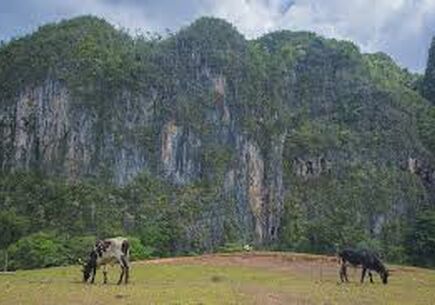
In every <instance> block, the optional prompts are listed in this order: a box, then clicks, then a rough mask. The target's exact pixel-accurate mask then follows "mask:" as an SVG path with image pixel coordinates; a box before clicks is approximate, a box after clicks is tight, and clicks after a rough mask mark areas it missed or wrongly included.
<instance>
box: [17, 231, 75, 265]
mask: <svg viewBox="0 0 435 305" xmlns="http://www.w3.org/2000/svg"><path fill="white" fill-rule="evenodd" d="M8 252H9V257H10V259H11V262H10V267H11V269H31V268H37V267H51V266H60V265H65V264H67V263H68V255H67V254H68V253H67V249H66V248H65V246H64V244H63V241H62V239H61V238H59V237H57V236H56V235H55V234H53V233H45V232H38V233H35V234H31V235H28V236H26V237H23V238H21V239H20V240H18V241H17V242H16V243H15V244H12V245H11V246H10V247H9V248H8Z"/></svg>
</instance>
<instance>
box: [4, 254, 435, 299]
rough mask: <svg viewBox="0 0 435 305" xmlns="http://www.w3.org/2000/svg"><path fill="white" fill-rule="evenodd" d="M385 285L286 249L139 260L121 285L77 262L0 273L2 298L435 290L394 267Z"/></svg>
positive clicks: (432, 276) (413, 294) (378, 294)
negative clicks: (341, 274)
mask: <svg viewBox="0 0 435 305" xmlns="http://www.w3.org/2000/svg"><path fill="white" fill-rule="evenodd" d="M391 268H392V270H393V273H392V276H391V279H390V282H389V283H388V285H383V284H381V282H380V279H379V277H378V276H377V275H376V276H375V275H374V281H375V283H374V284H370V283H369V282H365V283H364V284H360V283H359V282H358V281H359V276H360V271H361V270H359V269H357V270H350V271H349V276H350V281H351V282H350V283H348V284H339V283H338V282H337V281H338V274H337V269H338V266H337V264H336V262H334V261H333V258H332V259H331V257H322V256H309V255H293V254H282V253H263V252H259V253H248V254H246V253H236V254H228V255H206V256H198V257H187V258H176V259H174V258H170V259H163V260H154V261H148V262H137V263H134V264H133V266H132V278H131V282H130V284H129V285H127V286H124V285H122V286H116V285H115V283H116V280H117V278H118V276H119V270H118V268H110V270H109V272H108V277H109V283H108V284H107V285H103V284H102V283H101V281H102V274H101V272H99V273H98V274H97V278H96V283H95V284H94V285H90V284H88V285H86V284H83V283H82V282H80V276H81V274H80V272H79V267H78V266H71V267H60V268H50V269H43V270H31V271H19V272H17V273H16V274H10V275H1V274H0V288H1V289H2V291H6V292H7V293H2V294H1V295H0V304H2V305H3V304H11V303H19V304H23V305H27V304H32V305H39V304H45V305H55V304H59V303H62V304H65V305H69V304H77V303H79V304H108V305H112V304H255V305H278V304H286V305H293V304H306V305H312V304H336V305H356V304H380V305H381V304H382V305H389V304H397V305H401V304H403V305H409V304H413V305H426V304H428V302H429V300H433V298H434V297H435V291H434V285H433V284H434V282H435V273H434V271H429V270H425V269H419V268H411V267H397V266H392V267H391Z"/></svg>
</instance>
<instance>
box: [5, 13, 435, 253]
mask: <svg viewBox="0 0 435 305" xmlns="http://www.w3.org/2000/svg"><path fill="white" fill-rule="evenodd" d="M432 57H433V56H432ZM432 57H430V58H432ZM429 61H430V62H431V60H429ZM431 74H433V73H432V72H431V70H430V67H428V72H427V73H426V76H424V77H420V76H419V75H415V74H412V73H409V72H408V71H406V70H404V69H402V68H400V67H398V66H397V65H396V64H395V63H394V61H393V60H392V59H391V58H390V57H389V56H388V55H386V54H383V53H376V54H363V53H361V52H360V51H359V49H358V47H357V46H355V45H354V44H352V43H350V42H347V41H337V40H334V39H325V38H322V37H319V36H317V35H315V34H313V33H308V32H291V31H279V32H274V33H270V34H267V35H265V36H262V37H260V38H258V39H255V40H247V39H245V38H244V37H243V35H241V34H240V33H238V32H237V30H236V29H235V28H234V27H233V26H232V25H231V24H229V23H227V22H226V21H223V20H220V19H214V18H201V19H198V20H197V21H195V22H194V23H193V24H191V25H190V26H188V27H186V28H183V29H181V30H180V31H179V32H177V33H175V34H171V35H168V37H164V38H162V37H159V36H151V37H135V38H132V37H131V36H129V35H128V34H126V33H124V32H122V31H120V30H117V29H114V28H113V27H112V26H111V25H110V24H108V23H107V22H105V21H104V20H102V19H98V18H95V17H89V16H85V17H79V18H75V19H71V20H66V21H62V22H60V23H56V24H49V25H46V26H43V27H41V28H40V29H39V30H38V31H36V32H35V33H33V34H31V35H28V36H25V37H22V38H17V39H15V40H12V41H11V42H9V43H7V44H5V45H3V46H2V47H1V48H0V101H1V104H0V135H1V137H2V141H1V146H0V163H1V168H2V177H1V184H0V187H1V189H2V193H1V195H0V196H1V198H0V199H1V200H0V202H1V203H0V205H1V207H2V208H3V209H4V210H6V211H13V213H15V214H17V215H18V216H20V217H24V218H29V222H30V223H31V224H30V225H29V227H28V228H27V229H26V230H25V232H26V233H23V234H29V233H32V232H35V231H38V230H55V231H56V232H61V233H65V234H66V233H67V234H72V235H74V236H76V235H88V234H94V235H108V234H115V233H128V234H132V235H135V236H139V237H140V238H141V240H142V242H143V243H145V244H148V245H151V246H152V247H154V248H155V249H157V250H156V251H157V252H156V253H166V254H173V253H181V252H189V251H210V250H215V249H217V248H218V247H220V246H222V245H224V244H228V243H234V242H236V243H241V244H243V243H255V244H256V245H257V246H267V247H279V248H282V249H294V250H305V251H315V252H328V251H329V252H331V251H333V250H334V249H335V247H336V246H337V245H345V244H352V243H353V244H355V243H366V244H367V243H368V244H371V245H378V246H379V248H381V250H382V251H383V252H384V253H388V255H390V257H391V258H392V259H396V260H400V259H402V258H403V257H405V256H406V254H407V253H408V252H407V251H408V250H409V249H407V248H406V236H407V235H406V234H407V228H409V227H412V224H413V222H414V220H415V216H416V215H418V214H419V213H421V212H422V211H426V210H427V209H433V208H434V198H435V197H434V189H435V188H434V186H435V182H434V169H433V165H434V164H435V163H434V161H435V160H434V152H435V141H434V140H433V139H434V137H433V136H434V135H435V124H434V122H435V115H434V114H435V111H434V106H433V103H431V101H432V98H431V96H432V95H431V93H430V90H429V91H428V89H425V88H429V87H430V86H429V85H428V84H432V83H433V80H432V79H431V76H430V75H431ZM420 91H421V92H422V93H420ZM35 185H36V186H35ZM17 189H19V190H21V191H20V193H19V194H18V193H17ZM35 192H36V193H35ZM32 194H33V195H37V196H36V197H37V199H32V200H29V198H30V197H32ZM50 198H51V199H50ZM66 211H68V212H66ZM36 212H38V213H40V215H41V216H40V217H41V218H40V219H39V220H37V221H36V220H34V219H33V220H32V217H31V215H32V213H36ZM108 217H110V220H108V219H107V218H108ZM66 224H67V225H66Z"/></svg>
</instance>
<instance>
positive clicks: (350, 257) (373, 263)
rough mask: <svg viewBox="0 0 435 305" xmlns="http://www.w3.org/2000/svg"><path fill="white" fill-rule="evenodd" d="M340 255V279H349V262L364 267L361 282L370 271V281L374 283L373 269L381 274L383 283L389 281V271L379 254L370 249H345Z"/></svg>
mask: <svg viewBox="0 0 435 305" xmlns="http://www.w3.org/2000/svg"><path fill="white" fill-rule="evenodd" d="M338 256H339V258H340V260H341V268H340V279H341V281H342V282H344V280H346V282H348V281H349V280H348V278H347V263H349V264H350V265H352V266H361V267H362V274H361V283H363V282H364V277H365V276H366V272H367V271H368V273H369V277H370V282H371V283H373V277H372V273H371V271H372V270H373V271H376V272H377V273H378V274H379V276H380V277H381V279H382V283H384V284H387V283H388V276H389V272H388V270H387V269H386V268H385V266H384V264H383V263H382V262H381V260H380V259H379V257H378V255H376V254H375V253H374V252H371V251H369V250H355V249H344V250H342V251H340V252H339V253H338Z"/></svg>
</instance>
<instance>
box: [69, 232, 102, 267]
mask: <svg viewBox="0 0 435 305" xmlns="http://www.w3.org/2000/svg"><path fill="white" fill-rule="evenodd" d="M95 241H96V238H95V236H77V237H73V238H71V239H70V240H68V241H67V242H66V243H65V247H66V249H67V251H68V257H69V261H68V262H69V263H70V264H75V263H77V262H78V261H79V259H81V260H83V261H85V260H86V259H87V258H88V256H89V252H90V251H91V249H93V247H94V245H95Z"/></svg>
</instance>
